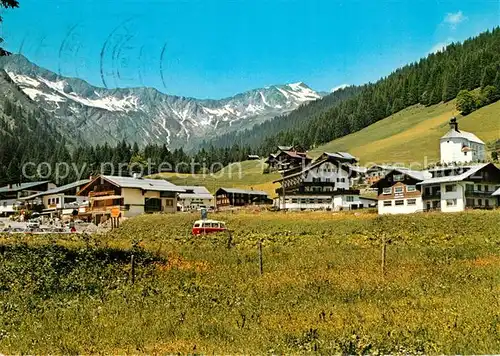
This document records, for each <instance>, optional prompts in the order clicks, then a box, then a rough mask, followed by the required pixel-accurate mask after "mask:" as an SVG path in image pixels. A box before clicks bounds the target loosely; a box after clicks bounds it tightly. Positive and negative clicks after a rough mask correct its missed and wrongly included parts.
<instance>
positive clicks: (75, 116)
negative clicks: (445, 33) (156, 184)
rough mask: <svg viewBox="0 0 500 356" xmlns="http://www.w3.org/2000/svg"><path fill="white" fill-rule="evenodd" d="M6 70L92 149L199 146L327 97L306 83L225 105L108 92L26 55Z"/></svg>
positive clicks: (0, 63)
mask: <svg viewBox="0 0 500 356" xmlns="http://www.w3.org/2000/svg"><path fill="white" fill-rule="evenodd" d="M0 68H3V70H5V72H6V73H7V75H8V76H9V77H10V78H11V79H12V81H13V83H15V84H16V85H17V86H18V87H19V88H20V89H21V90H22V92H24V94H26V95H27V96H28V97H29V98H30V99H31V100H32V101H34V102H35V103H36V104H37V105H38V106H39V107H41V108H43V109H44V110H45V111H47V112H48V113H50V116H51V117H53V118H54V121H55V123H56V124H57V125H58V127H57V129H58V130H59V131H60V132H62V133H64V134H65V135H70V136H71V137H72V138H73V139H78V140H82V141H85V142H88V143H91V144H97V143H104V142H108V143H115V142H118V141H121V140H122V139H125V140H127V141H129V142H138V143H139V144H145V143H166V144H168V145H170V146H179V145H183V146H185V145H188V146H193V145H194V144H195V143H197V142H199V141H200V140H202V139H209V138H211V137H213V136H215V135H217V134H221V133H227V132H230V131H234V130H241V129H246V128H250V127H252V126H253V125H254V124H256V123H259V122H262V121H265V120H268V119H271V118H273V117H275V116H278V115H282V114H284V113H287V112H290V111H292V110H294V109H296V108H297V107H299V106H300V105H301V104H303V103H307V102H310V101H313V100H316V99H319V98H320V97H321V94H319V93H318V92H316V91H314V90H312V89H311V88H309V87H308V86H307V85H305V84H304V83H294V84H286V85H274V86H270V87H266V88H262V89H255V90H251V91H248V92H245V93H242V94H238V95H236V96H234V97H231V98H226V99H221V100H199V99H193V98H186V97H179V96H172V95H166V94H163V93H161V92H159V91H158V90H156V89H152V88H127V89H104V88H98V87H94V86H92V85H90V84H88V83H87V82H85V81H83V80H80V79H76V78H67V77H62V76H58V75H57V74H55V73H53V72H50V71H48V70H46V69H43V68H40V67H38V66H36V65H35V64H33V63H31V62H29V61H28V60H27V59H26V58H25V57H23V56H21V55H13V56H11V57H8V58H0Z"/></svg>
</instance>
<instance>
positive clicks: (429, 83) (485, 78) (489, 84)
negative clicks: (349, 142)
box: [212, 27, 500, 155]
mask: <svg viewBox="0 0 500 356" xmlns="http://www.w3.org/2000/svg"><path fill="white" fill-rule="evenodd" d="M478 88H482V89H485V90H484V93H483V91H481V95H484V98H481V99H480V101H481V105H482V104H488V103H491V102H494V101H496V100H498V97H499V94H500V27H497V28H494V29H493V30H492V31H486V32H484V33H481V34H480V35H478V36H477V37H474V38H470V39H468V40H466V41H464V42H463V43H452V44H450V45H449V46H448V47H446V49H445V50H443V51H440V52H438V53H432V54H430V55H428V56H427V57H426V58H422V59H420V60H419V61H418V62H415V63H411V64H408V65H406V66H404V67H401V68H398V69H396V70H395V71H394V72H393V73H391V74H390V75H389V76H387V77H384V78H381V79H380V80H378V81H377V82H375V83H368V84H366V85H363V86H360V87H356V88H353V89H354V90H355V92H354V93H353V95H351V96H350V97H349V96H347V97H344V98H343V99H341V100H338V101H336V102H335V103H333V104H332V105H327V106H325V107H319V106H318V105H317V104H318V103H319V102H322V101H325V100H326V99H327V98H330V97H331V96H328V97H325V98H324V99H323V100H321V101H318V102H315V103H312V104H311V105H307V106H305V108H307V109H310V110H307V111H303V112H302V113H299V111H300V109H298V110H296V111H294V112H293V113H292V114H294V115H295V117H294V123H296V125H294V126H291V127H290V126H288V122H287V121H286V120H282V121H277V120H273V121H271V122H269V123H265V124H263V125H259V126H255V127H254V128H253V129H251V130H249V131H248V132H245V133H242V134H239V135H234V136H233V137H228V138H227V139H226V140H224V141H223V142H221V141H220V139H219V140H215V141H213V142H212V143H213V144H214V145H215V146H217V145H219V144H222V145H227V143H231V142H232V143H239V142H244V143H246V142H248V139H247V138H252V139H254V140H255V141H254V142H250V144H251V147H252V148H253V150H254V151H255V152H256V153H259V154H261V155H267V154H269V153H271V152H272V151H274V149H275V147H276V146H277V145H292V144H301V145H302V146H304V147H306V148H314V147H317V146H320V145H322V144H325V143H327V142H330V141H331V140H333V139H336V138H340V137H343V136H346V135H348V134H351V133H354V132H357V131H359V130H362V129H363V128H365V127H368V126H369V125H371V124H374V123H376V122H377V121H379V120H383V119H385V118H387V117H389V116H390V115H393V114H395V113H397V112H399V111H401V110H403V109H405V108H408V107H411V106H413V105H417V104H421V105H424V106H431V105H436V104H438V103H440V102H448V101H450V100H452V99H454V98H455V97H457V95H458V93H459V92H460V91H461V90H467V91H472V90H476V89H478ZM347 89H349V88H346V89H344V90H340V91H339V92H340V93H342V92H344V91H346V90H347ZM486 93H493V95H490V96H488V97H487V96H486ZM335 94H336V93H333V94H332V96H335ZM483 99H486V100H483ZM292 114H290V115H289V116H292ZM239 140H241V141H239Z"/></svg>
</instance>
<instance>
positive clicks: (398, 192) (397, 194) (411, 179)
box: [372, 168, 431, 214]
mask: <svg viewBox="0 0 500 356" xmlns="http://www.w3.org/2000/svg"><path fill="white" fill-rule="evenodd" d="M430 177H431V175H430V173H429V172H426V171H413V170H410V169H405V168H394V169H393V170H392V171H390V172H389V173H388V174H386V175H385V176H384V177H383V178H381V179H380V180H378V181H377V182H376V183H374V184H373V185H372V188H376V189H377V197H378V213H379V214H410V213H416V212H419V211H423V210H424V205H423V200H422V188H421V186H420V185H419V183H421V182H423V181H424V180H425V179H428V178H430Z"/></svg>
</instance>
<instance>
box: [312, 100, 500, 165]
mask: <svg viewBox="0 0 500 356" xmlns="http://www.w3.org/2000/svg"><path fill="white" fill-rule="evenodd" d="M452 116H457V117H458V119H459V125H460V128H462V129H463V130H466V131H469V132H473V133H474V134H476V135H477V136H478V137H479V138H481V139H482V140H483V141H485V142H487V141H491V140H494V139H498V138H500V102H496V103H494V104H492V105H488V106H486V107H483V108H481V109H479V110H477V111H475V112H473V113H472V114H469V115H467V116H466V117H461V116H459V115H457V112H456V110H455V101H454V100H453V101H450V102H448V103H444V104H443V103H441V104H438V105H434V106H430V107H424V106H421V105H417V106H412V107H410V108H407V109H405V110H402V111H400V112H398V113H396V114H394V115H392V116H390V117H388V118H386V119H384V120H381V121H379V122H377V123H375V124H373V125H370V126H369V127H367V128H365V129H363V130H361V131H359V132H356V133H353V134H351V135H348V136H345V137H342V138H340V139H337V140H334V141H331V142H329V143H327V144H325V145H322V146H319V147H318V148H316V149H315V150H312V151H311V152H310V154H311V155H312V156H318V155H320V154H321V153H322V152H325V151H326V152H335V151H347V152H350V153H351V154H353V155H355V156H356V157H359V158H360V161H361V163H371V162H376V163H387V162H389V163H391V162H401V163H411V162H421V163H424V162H425V161H426V162H429V163H430V162H436V161H437V160H439V138H440V137H441V136H443V135H444V134H445V133H446V132H447V131H448V130H449V126H448V121H449V120H450V118H451V117H452Z"/></svg>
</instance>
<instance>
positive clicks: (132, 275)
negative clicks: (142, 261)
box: [130, 255, 135, 284]
mask: <svg viewBox="0 0 500 356" xmlns="http://www.w3.org/2000/svg"><path fill="white" fill-rule="evenodd" d="M130 280H131V281H132V284H134V283H135V257H134V255H132V256H130Z"/></svg>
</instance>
